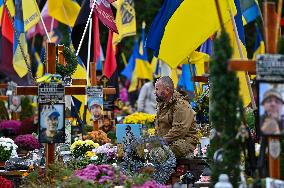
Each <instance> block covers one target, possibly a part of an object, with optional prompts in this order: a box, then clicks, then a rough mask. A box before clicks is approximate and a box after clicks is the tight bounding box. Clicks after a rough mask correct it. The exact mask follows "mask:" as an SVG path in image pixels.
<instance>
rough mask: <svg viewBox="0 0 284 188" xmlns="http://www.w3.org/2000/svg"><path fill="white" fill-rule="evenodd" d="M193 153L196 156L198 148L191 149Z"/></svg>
mask: <svg viewBox="0 0 284 188" xmlns="http://www.w3.org/2000/svg"><path fill="white" fill-rule="evenodd" d="M193 155H194V156H197V155H198V148H195V150H194V151H193Z"/></svg>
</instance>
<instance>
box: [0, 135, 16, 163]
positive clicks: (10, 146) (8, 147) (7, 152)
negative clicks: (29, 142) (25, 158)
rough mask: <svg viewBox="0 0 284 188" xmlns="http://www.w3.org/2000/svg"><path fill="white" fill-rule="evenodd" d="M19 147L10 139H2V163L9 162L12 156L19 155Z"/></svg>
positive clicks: (0, 144) (0, 145)
mask: <svg viewBox="0 0 284 188" xmlns="http://www.w3.org/2000/svg"><path fill="white" fill-rule="evenodd" d="M17 148H18V146H17V145H16V144H15V143H14V141H13V140H12V139H10V138H4V137H1V138H0V161H7V160H9V159H10V157H11V155H17V152H16V150H17Z"/></svg>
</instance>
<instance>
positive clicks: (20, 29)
mask: <svg viewBox="0 0 284 188" xmlns="http://www.w3.org/2000/svg"><path fill="white" fill-rule="evenodd" d="M24 2H25V1H24ZM15 9H16V14H15V17H14V26H15V32H17V36H18V37H19V39H17V38H16V35H14V45H13V54H14V55H13V67H14V69H15V71H16V72H17V74H18V75H19V77H21V78H22V77H23V76H25V75H26V74H27V73H28V67H27V65H26V62H25V59H24V57H23V55H25V56H26V58H28V45H27V40H26V36H25V31H24V23H23V11H22V10H24V9H22V1H21V0H15ZM18 40H19V41H18ZM19 42H20V43H19ZM20 45H21V47H22V49H23V53H24V54H23V53H22V52H21V49H20ZM28 63H29V62H28Z"/></svg>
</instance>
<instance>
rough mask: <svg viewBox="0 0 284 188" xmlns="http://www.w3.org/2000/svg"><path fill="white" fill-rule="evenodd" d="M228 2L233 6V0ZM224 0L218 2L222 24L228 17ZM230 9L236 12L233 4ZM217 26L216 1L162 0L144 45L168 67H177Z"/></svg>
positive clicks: (218, 25)
mask: <svg viewBox="0 0 284 188" xmlns="http://www.w3.org/2000/svg"><path fill="white" fill-rule="evenodd" d="M229 1H230V2H232V5H233V0H229ZM227 3H228V2H227V1H219V5H220V11H221V14H222V18H223V20H224V22H225V23H226V22H228V21H229V20H230V15H229V11H228V6H227ZM232 10H233V14H235V13H236V9H235V7H234V6H233V9H232ZM204 12H206V14H207V15H206V16H204ZM185 23H186V24H185ZM219 28H220V22H219V19H218V15H217V10H216V5H215V1H212V0H202V1H194V0H188V1H182V2H181V1H180V0H179V1H178V0H165V1H164V4H163V6H162V8H161V10H160V11H159V13H158V15H157V16H156V17H155V19H154V21H153V23H152V26H151V28H150V31H149V34H148V38H147V47H149V48H151V49H153V50H154V53H155V56H157V57H159V58H160V59H162V60H163V61H164V62H165V63H167V64H168V65H169V66H170V67H172V68H176V67H177V66H178V65H179V64H181V63H182V62H183V61H184V59H186V58H187V57H188V56H189V54H191V53H192V52H193V51H194V50H196V49H197V48H198V46H200V45H201V44H202V43H203V42H204V41H205V40H206V39H207V38H208V37H209V36H211V35H212V34H213V33H214V32H216V31H217V30H218V29H219ZM177 48H178V50H177ZM173 52H174V53H173Z"/></svg>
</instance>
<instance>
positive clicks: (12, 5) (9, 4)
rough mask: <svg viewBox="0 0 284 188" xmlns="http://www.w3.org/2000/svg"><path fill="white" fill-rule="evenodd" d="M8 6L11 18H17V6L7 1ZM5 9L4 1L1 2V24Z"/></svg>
mask: <svg viewBox="0 0 284 188" xmlns="http://www.w3.org/2000/svg"><path fill="white" fill-rule="evenodd" d="M6 5H7V7H8V9H9V12H10V14H11V16H12V17H14V16H15V6H14V2H13V0H6ZM3 7H4V0H0V22H1V17H2V12H3Z"/></svg>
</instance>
